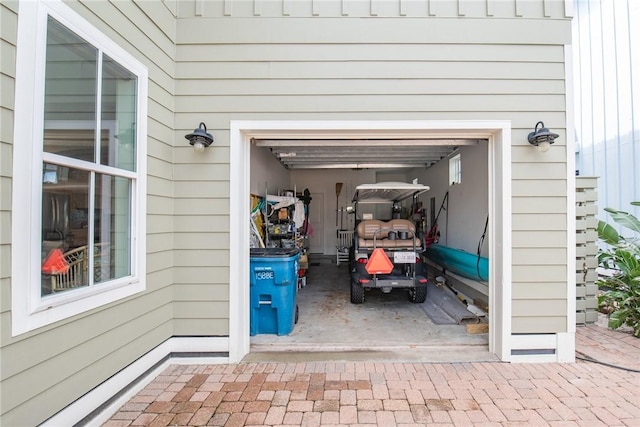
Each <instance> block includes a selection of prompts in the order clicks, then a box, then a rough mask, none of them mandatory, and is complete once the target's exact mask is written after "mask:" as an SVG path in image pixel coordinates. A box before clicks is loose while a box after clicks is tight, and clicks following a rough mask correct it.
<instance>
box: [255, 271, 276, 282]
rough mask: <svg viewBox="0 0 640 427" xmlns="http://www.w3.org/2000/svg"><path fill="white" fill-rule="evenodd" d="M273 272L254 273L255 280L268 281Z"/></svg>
mask: <svg viewBox="0 0 640 427" xmlns="http://www.w3.org/2000/svg"><path fill="white" fill-rule="evenodd" d="M273 277H274V276H273V271H256V279H257V280H269V279H273Z"/></svg>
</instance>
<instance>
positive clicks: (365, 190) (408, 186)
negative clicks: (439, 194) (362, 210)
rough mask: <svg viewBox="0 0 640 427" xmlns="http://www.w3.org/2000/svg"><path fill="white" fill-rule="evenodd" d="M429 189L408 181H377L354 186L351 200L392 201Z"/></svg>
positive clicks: (362, 201)
mask: <svg viewBox="0 0 640 427" xmlns="http://www.w3.org/2000/svg"><path fill="white" fill-rule="evenodd" d="M428 190H429V186H427V185H422V184H417V183H416V184H412V183H408V182H378V183H375V184H360V185H358V186H357V187H356V192H355V194H354V195H353V201H354V202H358V203H393V202H399V201H401V200H404V199H408V198H409V197H414V196H417V195H418V194H422V193H424V192H425V191H428Z"/></svg>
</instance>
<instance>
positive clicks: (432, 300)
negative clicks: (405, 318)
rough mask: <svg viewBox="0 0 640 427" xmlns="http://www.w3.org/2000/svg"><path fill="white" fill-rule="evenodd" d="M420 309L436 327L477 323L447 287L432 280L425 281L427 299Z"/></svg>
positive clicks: (476, 319)
mask: <svg viewBox="0 0 640 427" xmlns="http://www.w3.org/2000/svg"><path fill="white" fill-rule="evenodd" d="M420 307H421V308H422V309H423V310H424V311H425V313H427V316H429V319H431V321H432V322H433V323H435V324H436V325H460V324H463V323H475V322H477V321H478V317H477V316H476V315H475V314H473V313H472V312H470V311H469V310H467V306H466V305H465V304H464V303H463V302H462V301H460V300H459V299H458V297H457V296H456V294H454V293H453V291H452V290H451V289H449V287H448V286H446V285H442V286H439V285H436V284H435V283H434V282H433V281H432V280H429V281H427V299H426V300H425V302H424V303H423V304H421V305H420Z"/></svg>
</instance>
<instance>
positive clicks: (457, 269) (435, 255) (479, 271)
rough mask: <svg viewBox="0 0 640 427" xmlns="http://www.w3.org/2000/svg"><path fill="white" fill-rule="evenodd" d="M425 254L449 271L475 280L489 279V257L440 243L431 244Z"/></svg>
mask: <svg viewBox="0 0 640 427" xmlns="http://www.w3.org/2000/svg"><path fill="white" fill-rule="evenodd" d="M424 255H425V256H426V257H427V258H428V259H429V260H431V261H433V262H435V263H436V264H438V265H440V266H442V268H444V269H445V270H447V271H450V272H452V273H455V274H458V275H460V276H462V277H466V278H468V279H473V280H481V281H485V282H486V281H487V280H489V259H488V258H486V257H478V255H476V254H472V253H470V252H466V251H463V250H461V249H454V248H450V247H448V246H442V245H439V244H432V245H430V246H429V247H428V248H427V249H426V250H425V251H424Z"/></svg>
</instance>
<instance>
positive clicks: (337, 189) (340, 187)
mask: <svg viewBox="0 0 640 427" xmlns="http://www.w3.org/2000/svg"><path fill="white" fill-rule="evenodd" d="M341 192H342V183H341V182H336V227H337V226H338V203H339V198H340V193H341Z"/></svg>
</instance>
